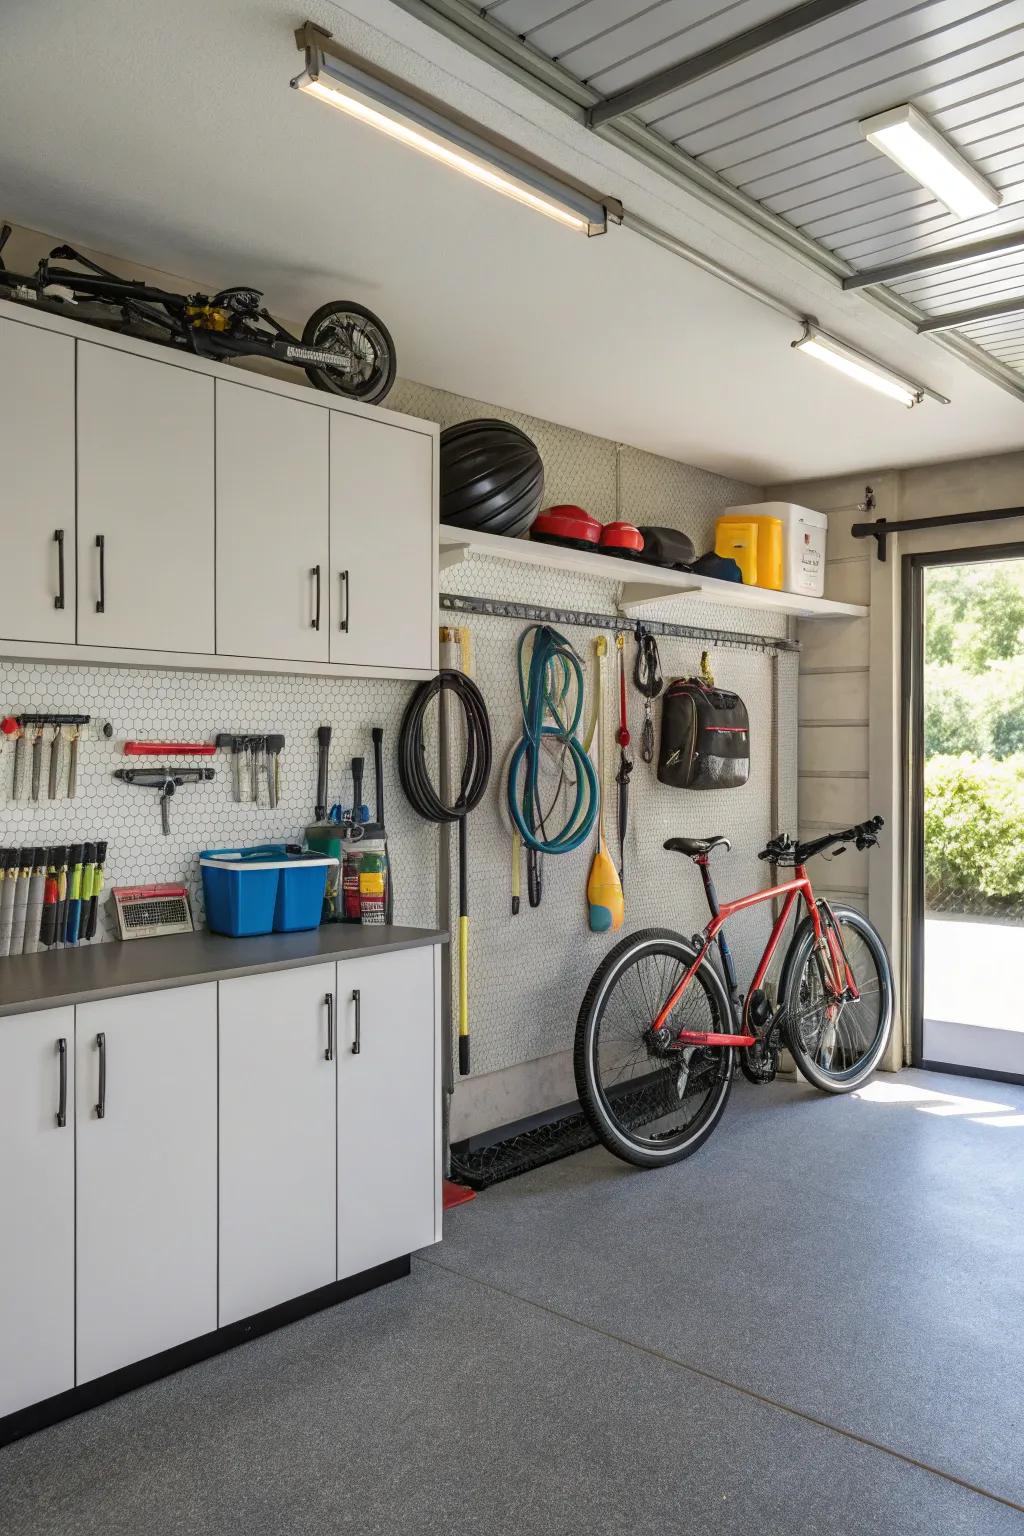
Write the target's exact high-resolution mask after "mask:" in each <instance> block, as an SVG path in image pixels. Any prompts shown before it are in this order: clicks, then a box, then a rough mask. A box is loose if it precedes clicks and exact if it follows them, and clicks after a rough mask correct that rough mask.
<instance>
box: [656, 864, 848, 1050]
mask: <svg viewBox="0 0 1024 1536" xmlns="http://www.w3.org/2000/svg"><path fill="white" fill-rule="evenodd" d="M694 863H695V864H696V865H697V866H698V868H699V869H700V871H701V875H702V877H703V880H704V889H705V891H706V893H707V897H708V904H709V906H710V907H711V921H710V922H709V923H708V925H707V927H706V928H705V929H704V931H703V934H702V935H701V943H700V948H699V950H698V953H697V957H696V959H695V960H694V962H693V964H692V965H691V966H690V969H689V970H688V971H687V972H686V974H685V976H683V977H682V979H681V980H680V981H679V982H678V984H677V985H676V986H675V987H674V988H673V990H672V992H671V993H670V995H669V997H668V999H667V1000H666V1002H665V1003H664V1005H663V1006H662V1008H661V1009H660V1011H659V1012H658V1014H657V1016H656V1018H655V1019H654V1022H653V1025H652V1029H653V1031H654V1032H657V1031H658V1030H661V1029H663V1028H664V1027H665V1024H666V1023H667V1021H668V1019H669V1017H670V1015H671V1014H672V1012H673V1010H674V1009H675V1008H676V1006H677V1004H678V1003H679V1000H680V998H681V997H682V995H683V993H684V992H685V991H686V988H687V987H688V986H689V985H690V982H691V981H692V980H693V978H694V976H695V975H696V973H697V971H698V969H699V967H700V966H701V965H702V964H703V963H704V960H705V958H706V956H707V954H708V951H709V950H710V948H711V946H712V944H714V943H715V941H716V939H717V940H719V948H720V951H721V955H722V961H723V964H724V966H725V971H726V979H727V982H728V990H729V1002H730V1005H731V1007H732V1009H733V1017H734V1022H735V1016H736V1010H737V1008H738V1007H739V993H738V989H737V985H736V977H735V973H734V971H733V965H732V956H731V954H730V951H729V947H728V945H727V943H726V942H725V938H724V935H723V936H722V937H721V938H720V939H719V935H720V934H721V932H722V929H723V928H724V927H725V924H726V923H727V922H728V920H729V918H730V917H734V916H735V915H736V913H737V912H745V911H746V910H747V908H748V907H754V906H757V905H758V904H759V903H760V902H763V901H776V900H778V899H779V898H781V899H782V910H781V911H780V913H779V915H778V917H777V918H776V920H775V925H774V927H773V928H772V931H771V934H770V936H769V939H768V942H767V944H766V945H765V948H764V953H763V954H762V956H761V959H760V962H759V964H758V967H757V970H756V972H755V973H754V979H753V981H752V983H751V985H750V989H749V991H748V992H747V996H746V1000H745V1002H744V1003H743V1005H742V1015H741V1018H740V1029H739V1030H737V1031H736V1032H734V1033H732V1034H716V1033H714V1032H712V1031H709V1030H699V1029H681V1030H679V1032H678V1033H677V1034H676V1035H675V1036H674V1037H673V1039H672V1042H671V1044H672V1046H673V1047H675V1046H688V1045H695V1046H751V1045H756V1044H757V1043H758V1039H759V1036H758V1035H757V1034H752V1033H749V1032H748V1031H747V1029H745V1028H744V1026H745V1025H746V1022H747V1010H748V1007H749V1004H750V999H751V997H752V996H753V995H754V993H755V992H758V991H759V990H760V988H761V985H762V983H763V981H764V979H765V977H766V976H767V974H768V968H769V966H770V965H771V963H772V960H773V959H774V958H775V952H776V950H777V949H778V947H779V942H780V940H781V938H782V935H783V933H784V932H785V930H786V925H787V923H788V922H789V919H790V917H791V916H792V914H793V909H794V907H795V906H796V905H797V903H798V902H799V901H801V900H802V901H803V903H804V906H805V907H806V909H807V915H808V917H809V918H810V920H811V924H812V927H813V930H814V942H815V945H816V946H817V947H818V949H819V952H821V951H823V950H824V949H825V944H824V941H825V938H826V929H825V927H824V925H823V923H822V921H821V914H820V912H819V910H818V904H817V902H816V901H815V899H814V890H813V888H812V886H811V882H810V879H809V877H808V874H807V870H806V868H805V867H804V865H802V864H798V865H796V867H795V869H794V872H793V874H794V878H793V879H792V880H787V881H785V882H784V883H783V884H782V885H773V886H770V887H769V888H768V889H767V890H764V891H754V892H753V893H752V894H751V895H749V896H740V897H738V898H737V899H736V900H735V901H727V902H723V903H721V905H719V903H718V900H717V897H716V896H715V891H714V886H713V885H712V883H711V879H710V876H709V874H708V859H707V855H704V856H703V857H699V858H696V859H694ZM827 953H828V957H829V959H830V961H831V970H832V975H831V976H830V977H829V978H828V980H829V982H830V983H831V985H832V986H833V987H834V988H835V992H836V996H837V998H838V997H839V996H841V995H842V994H843V993H845V992H849V993H850V994H851V995H852V997H854V998H856V997H858V996H859V993H858V991H857V987H856V984H855V982H854V979H853V974H852V972H851V970H850V967H849V964H848V963H847V960H846V956H845V955H844V954H843V952H842V949H841V947H840V945H839V941H838V940H837V938H836V934H835V930H834V927H833V925H832V924H829V926H828V930H827Z"/></svg>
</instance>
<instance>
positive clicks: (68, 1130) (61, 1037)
mask: <svg viewBox="0 0 1024 1536" xmlns="http://www.w3.org/2000/svg"><path fill="white" fill-rule="evenodd" d="M74 1048H75V1013H74V1009H73V1008H55V1009H53V1010H52V1011H49V1012H44V1013H26V1014H19V1015H14V1016H12V1017H11V1018H6V1019H0V1083H2V1084H3V1096H4V1107H3V1113H2V1114H0V1233H2V1234H3V1237H2V1251H3V1257H2V1259H0V1415H3V1414H5V1413H13V1412H14V1411H15V1409H17V1408H24V1407H26V1406H27V1405H28V1404H29V1403H37V1402H41V1401H42V1399H43V1398H46V1397H52V1396H53V1395H54V1394H55V1393H57V1392H65V1391H66V1390H67V1389H68V1388H69V1387H73V1386H74V1384H75V1099H74V1080H75V1063H74ZM62 1076H63V1082H64V1084H65V1089H64V1092H63V1093H62V1092H61V1082H62ZM62 1106H63V1108H64V1116H63V1124H61V1123H60V1118H61V1117H60V1111H61V1107H62Z"/></svg>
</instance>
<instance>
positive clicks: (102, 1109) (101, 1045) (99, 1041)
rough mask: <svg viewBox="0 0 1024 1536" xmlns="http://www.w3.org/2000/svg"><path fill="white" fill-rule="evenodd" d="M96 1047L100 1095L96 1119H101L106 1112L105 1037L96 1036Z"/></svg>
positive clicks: (102, 1035) (97, 1102) (101, 1035)
mask: <svg viewBox="0 0 1024 1536" xmlns="http://www.w3.org/2000/svg"><path fill="white" fill-rule="evenodd" d="M96 1049H97V1050H98V1051H99V1053H100V1095H99V1098H98V1099H97V1101H96V1119H97V1120H102V1119H103V1117H104V1115H105V1114H106V1112H107V1037H106V1035H104V1034H99V1035H97V1036H96Z"/></svg>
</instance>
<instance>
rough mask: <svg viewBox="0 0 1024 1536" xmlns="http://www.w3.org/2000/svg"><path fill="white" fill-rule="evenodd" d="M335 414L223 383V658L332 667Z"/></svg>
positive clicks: (219, 633)
mask: <svg viewBox="0 0 1024 1536" xmlns="http://www.w3.org/2000/svg"><path fill="white" fill-rule="evenodd" d="M328 429H329V412H328V411H327V410H326V409H325V408H324V407H323V406H318V405H306V404H304V403H303V402H302V401H301V400H286V399H285V398H284V397H283V396H281V395H272V394H268V393H267V391H266V390H262V389H253V388H251V387H248V386H246V385H244V384H225V383H223V382H222V381H221V380H218V381H217V650H218V651H219V652H220V653H221V655H225V656H227V655H230V656H270V657H274V658H277V659H279V660H282V661H327V660H328V646H329V630H330V621H329V619H328V615H327V608H328V587H329V584H330V572H329V567H328V545H327V529H328V509H329V498H328V485H327V479H328V476H327V465H328Z"/></svg>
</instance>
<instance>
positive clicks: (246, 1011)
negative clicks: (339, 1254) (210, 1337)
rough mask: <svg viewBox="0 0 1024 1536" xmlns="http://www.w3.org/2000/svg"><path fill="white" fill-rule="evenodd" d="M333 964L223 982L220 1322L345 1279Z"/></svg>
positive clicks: (221, 999) (221, 1032)
mask: <svg viewBox="0 0 1024 1536" xmlns="http://www.w3.org/2000/svg"><path fill="white" fill-rule="evenodd" d="M334 972H335V967H334V963H333V962H329V963H327V964H324V965H315V966H309V967H304V968H302V969H298V970H292V971H277V972H273V973H271V974H269V975H266V974H265V975H261V976H244V977H240V978H239V979H238V980H235V981H222V982H221V983H220V1309H219V1310H220V1325H221V1327H224V1326H225V1324H227V1323H233V1322H237V1321H238V1319H239V1318H242V1317H248V1316H250V1315H251V1314H252V1313H254V1312H261V1311H263V1310H264V1309H265V1308H267V1307H272V1306H275V1305H276V1304H277V1303H278V1302H282V1301H288V1300H289V1299H291V1298H292V1297H294V1296H301V1295H303V1294H304V1293H305V1292H306V1291H313V1290H316V1289H317V1288H318V1287H319V1286H322V1285H329V1284H330V1283H331V1282H332V1281H333V1280H334V1278H335V1179H336V1173H335V1123H336V1122H335V1116H336V1104H335V1059H334V1058H335V1048H334V1047H335V1042H334V1017H333V1009H334Z"/></svg>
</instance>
